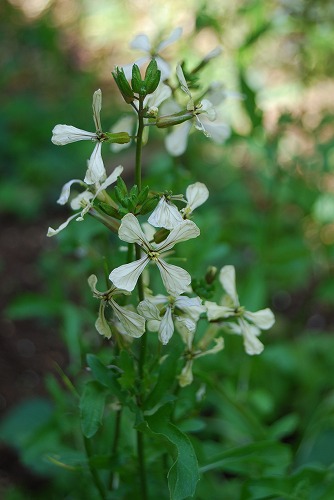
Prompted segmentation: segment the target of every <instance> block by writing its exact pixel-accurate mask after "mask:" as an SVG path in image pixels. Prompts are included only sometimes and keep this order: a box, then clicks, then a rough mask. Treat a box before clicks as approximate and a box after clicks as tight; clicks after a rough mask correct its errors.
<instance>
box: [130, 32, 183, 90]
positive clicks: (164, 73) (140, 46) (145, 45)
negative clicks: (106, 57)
mask: <svg viewBox="0 0 334 500" xmlns="http://www.w3.org/2000/svg"><path fill="white" fill-rule="evenodd" d="M181 35H182V28H175V29H174V30H173V31H172V32H171V34H170V35H169V36H168V38H166V40H162V41H161V42H160V43H158V44H157V45H156V46H154V45H152V44H151V42H150V40H149V38H148V36H147V35H145V34H140V35H137V36H136V37H135V38H134V39H133V40H132V42H131V44H130V47H131V48H132V49H137V50H141V51H142V52H144V53H145V54H146V55H145V56H144V57H141V58H140V59H138V60H137V61H135V64H137V66H142V65H143V64H145V63H146V62H148V61H149V60H150V59H155V60H156V61H157V65H158V69H159V70H160V71H161V80H166V79H167V78H169V76H170V73H171V70H170V66H169V64H168V63H167V62H166V61H165V60H164V59H163V58H162V57H161V55H160V52H162V51H163V50H164V49H165V48H166V47H168V46H169V45H171V44H172V43H174V42H176V41H177V40H178V39H179V38H180V37H181ZM132 66H133V65H132V64H127V65H126V66H123V69H124V73H125V76H126V78H127V79H129V78H131V72H132Z"/></svg>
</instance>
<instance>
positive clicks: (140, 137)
mask: <svg viewBox="0 0 334 500" xmlns="http://www.w3.org/2000/svg"><path fill="white" fill-rule="evenodd" d="M143 131H144V117H143V99H139V109H138V130H137V144H136V184H137V186H138V190H139V191H140V190H141V153H142V149H143Z"/></svg>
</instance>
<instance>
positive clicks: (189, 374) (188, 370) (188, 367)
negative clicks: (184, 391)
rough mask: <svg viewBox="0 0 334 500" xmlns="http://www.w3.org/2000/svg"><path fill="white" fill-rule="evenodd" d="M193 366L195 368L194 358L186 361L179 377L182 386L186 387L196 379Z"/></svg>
mask: <svg viewBox="0 0 334 500" xmlns="http://www.w3.org/2000/svg"><path fill="white" fill-rule="evenodd" d="M192 368H193V360H192V359H190V360H188V361H187V362H186V364H185V366H184V367H183V370H182V372H181V373H180V375H179V376H178V377H177V378H178V379H179V385H180V386H181V387H186V386H187V385H190V384H191V383H192V381H193V380H194V377H193V371H192Z"/></svg>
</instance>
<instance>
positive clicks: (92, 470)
mask: <svg viewBox="0 0 334 500" xmlns="http://www.w3.org/2000/svg"><path fill="white" fill-rule="evenodd" d="M83 439H84V445H85V451H86V456H87V459H88V467H89V470H90V473H91V475H92V479H93V483H94V484H95V487H96V489H97V491H98V492H99V495H100V498H101V499H102V500H106V498H107V497H106V494H105V491H104V486H103V483H102V481H101V479H100V476H99V475H98V473H97V471H96V469H95V468H94V467H93V465H92V463H91V457H92V455H93V453H92V444H91V442H90V440H89V439H88V438H86V437H85V436H83Z"/></svg>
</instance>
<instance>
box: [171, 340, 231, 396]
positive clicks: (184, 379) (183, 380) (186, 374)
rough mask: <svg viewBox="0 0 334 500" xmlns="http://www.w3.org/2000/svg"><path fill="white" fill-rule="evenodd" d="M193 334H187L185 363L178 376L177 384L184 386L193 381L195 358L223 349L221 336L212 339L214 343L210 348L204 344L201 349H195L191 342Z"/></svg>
mask: <svg viewBox="0 0 334 500" xmlns="http://www.w3.org/2000/svg"><path fill="white" fill-rule="evenodd" d="M193 339H194V336H193V335H192V336H189V337H188V339H187V342H186V344H187V351H186V354H185V356H186V359H187V361H186V364H185V365H184V367H183V369H182V371H181V373H180V375H179V376H178V379H179V385H180V386H181V387H186V386H187V385H190V384H191V383H192V381H193V378H194V377H193V372H192V368H193V363H194V360H195V359H197V358H201V357H203V356H207V355H210V354H216V353H217V352H219V351H221V350H222V349H224V339H223V337H218V338H217V339H213V341H214V343H215V345H214V346H213V347H211V349H206V346H205V347H204V346H203V347H202V348H201V349H195V348H194V347H193V345H192V343H193Z"/></svg>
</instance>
